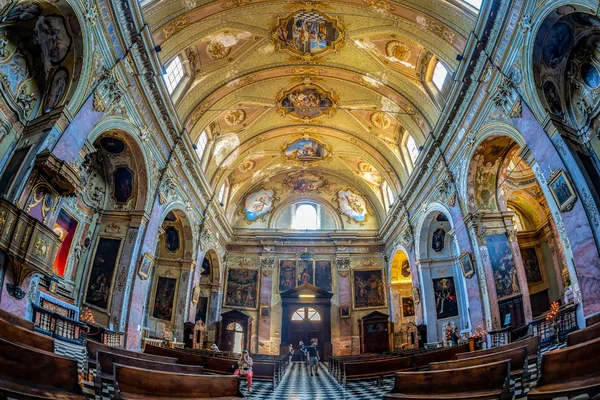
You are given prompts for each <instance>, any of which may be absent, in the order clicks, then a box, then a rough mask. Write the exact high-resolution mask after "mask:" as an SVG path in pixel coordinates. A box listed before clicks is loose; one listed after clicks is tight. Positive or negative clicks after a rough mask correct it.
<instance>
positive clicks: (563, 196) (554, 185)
mask: <svg viewBox="0 0 600 400" xmlns="http://www.w3.org/2000/svg"><path fill="white" fill-rule="evenodd" d="M550 188H551V189H552V194H553V195H554V199H555V200H556V202H557V203H558V207H559V208H560V209H561V210H564V209H565V208H566V206H567V205H568V204H572V200H573V199H574V198H575V193H574V192H573V190H572V189H571V185H570V184H569V182H568V181H567V177H566V176H565V174H564V172H562V171H560V172H559V173H558V174H557V175H556V178H555V179H552V180H551V181H550Z"/></svg>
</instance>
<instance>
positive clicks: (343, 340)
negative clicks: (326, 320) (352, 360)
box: [333, 255, 353, 355]
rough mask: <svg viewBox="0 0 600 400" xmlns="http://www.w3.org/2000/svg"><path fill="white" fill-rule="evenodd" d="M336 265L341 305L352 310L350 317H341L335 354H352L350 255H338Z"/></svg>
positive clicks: (334, 349) (334, 347) (334, 346)
mask: <svg viewBox="0 0 600 400" xmlns="http://www.w3.org/2000/svg"><path fill="white" fill-rule="evenodd" d="M335 266H336V270H337V273H338V276H337V280H338V293H339V298H340V306H346V307H348V309H349V310H350V318H340V333H339V338H338V340H339V343H335V344H333V351H334V355H348V354H352V321H353V318H352V298H351V296H352V291H351V289H350V256H348V255H342V256H337V257H336V260H335Z"/></svg>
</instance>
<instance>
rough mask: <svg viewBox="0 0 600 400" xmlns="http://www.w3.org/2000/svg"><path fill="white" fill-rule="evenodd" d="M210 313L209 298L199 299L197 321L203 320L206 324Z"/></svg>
mask: <svg viewBox="0 0 600 400" xmlns="http://www.w3.org/2000/svg"><path fill="white" fill-rule="evenodd" d="M207 312H208V297H199V298H198V304H196V320H195V321H194V322H198V321H200V320H202V322H204V323H205V324H206V313H207Z"/></svg>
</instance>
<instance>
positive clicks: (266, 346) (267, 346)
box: [257, 255, 279, 354]
mask: <svg viewBox="0 0 600 400" xmlns="http://www.w3.org/2000/svg"><path fill="white" fill-rule="evenodd" d="M274 269H275V256H273V255H263V256H261V257H260V272H261V276H260V297H259V303H258V304H259V315H258V321H257V324H258V329H257V331H258V352H259V353H264V354H279V344H275V343H273V341H272V339H271V313H270V312H269V315H268V316H262V315H260V306H262V305H265V306H269V311H271V309H270V306H271V297H272V295H273V293H272V292H273V270H274Z"/></svg>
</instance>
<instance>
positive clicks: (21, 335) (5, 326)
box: [0, 319, 54, 353]
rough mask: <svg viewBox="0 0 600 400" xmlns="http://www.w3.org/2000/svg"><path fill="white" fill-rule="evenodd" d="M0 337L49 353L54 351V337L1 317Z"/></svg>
mask: <svg viewBox="0 0 600 400" xmlns="http://www.w3.org/2000/svg"><path fill="white" fill-rule="evenodd" d="M0 338H1V339H5V340H8V341H9V342H13V343H18V344H22V345H24V346H29V347H34V348H36V349H39V350H44V351H48V352H50V353H52V352H54V339H52V338H51V337H49V336H46V335H42V334H39V333H37V332H33V331H31V330H29V329H25V328H22V327H20V326H17V325H13V324H11V323H10V322H7V321H5V320H3V319H0Z"/></svg>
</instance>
